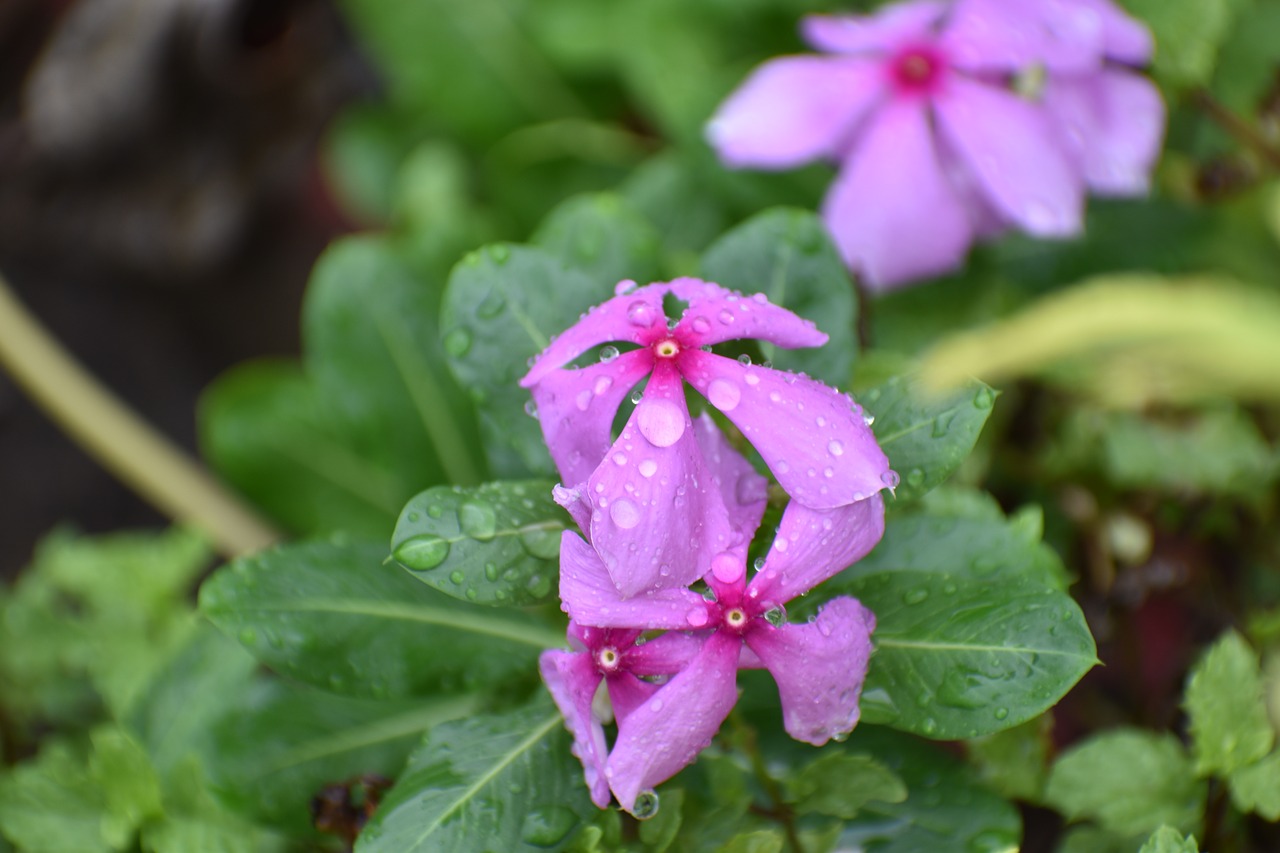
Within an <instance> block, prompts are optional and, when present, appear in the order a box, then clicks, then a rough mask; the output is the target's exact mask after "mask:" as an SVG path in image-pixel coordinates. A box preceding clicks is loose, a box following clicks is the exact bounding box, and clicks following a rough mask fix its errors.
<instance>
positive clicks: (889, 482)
mask: <svg viewBox="0 0 1280 853" xmlns="http://www.w3.org/2000/svg"><path fill="white" fill-rule="evenodd" d="M880 482H882V483H884V485H885V488H887V489H889V490H890V491H892V490H893V489H896V488H898V484H899V483H900V482H902V478H901V477H899V476H898V472H897V471H885V472H884V473H883V474H881V475H880Z"/></svg>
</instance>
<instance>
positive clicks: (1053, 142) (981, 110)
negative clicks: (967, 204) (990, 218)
mask: <svg viewBox="0 0 1280 853" xmlns="http://www.w3.org/2000/svg"><path fill="white" fill-rule="evenodd" d="M935 106H936V109H937V113H938V117H939V119H940V120H941V127H942V130H943V131H944V132H945V133H946V134H947V137H948V139H949V140H950V142H951V144H952V145H954V146H955V149H956V151H957V153H958V154H959V156H960V157H961V158H963V160H964V162H965V163H966V164H967V165H968V167H969V168H970V169H971V170H972V171H973V172H974V174H976V175H977V176H978V179H979V183H980V186H981V189H982V191H983V193H984V194H985V195H986V196H987V197H988V198H989V199H990V200H991V202H992V204H993V205H994V206H995V207H996V209H997V210H999V211H1000V212H1001V213H1002V214H1004V215H1005V216H1007V217H1008V218H1009V219H1011V220H1013V221H1014V222H1017V223H1018V224H1019V225H1020V226H1022V228H1023V229H1025V230H1026V231H1028V232H1029V233H1031V234H1034V235H1036V236H1038V237H1065V236H1069V235H1072V234H1077V233H1079V231H1080V228H1081V211H1082V207H1083V204H1084V187H1083V181H1082V180H1081V176H1080V174H1079V171H1078V170H1077V169H1076V168H1075V167H1074V166H1073V165H1072V163H1071V160H1070V158H1069V157H1068V155H1067V152H1066V150H1065V148H1064V145H1063V142H1062V140H1061V139H1060V138H1059V135H1058V134H1057V133H1056V132H1055V129H1054V126H1053V125H1052V123H1051V122H1050V120H1049V118H1048V116H1047V115H1046V114H1045V113H1044V111H1042V110H1040V109H1039V108H1037V107H1036V106H1034V105H1033V104H1030V103H1028V102H1027V101H1024V100H1022V99H1021V98H1019V97H1017V96H1016V95H1013V94H1010V93H1009V92H1007V91H1004V90H1003V89H998V88H996V87H995V86H989V85H986V84H984V83H975V82H972V81H970V80H965V79H962V78H960V77H955V78H954V79H952V80H951V81H950V83H949V84H948V92H947V93H946V95H945V96H943V97H939V98H937V99H936V102H935Z"/></svg>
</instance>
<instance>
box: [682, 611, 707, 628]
mask: <svg viewBox="0 0 1280 853" xmlns="http://www.w3.org/2000/svg"><path fill="white" fill-rule="evenodd" d="M684 618H685V621H686V622H688V623H689V627H690V628H701V627H703V626H704V625H706V624H707V622H708V621H710V617H709V616H707V610H706V608H705V607H694V608H692V609H690V610H689V612H688V613H686V614H685V615H684Z"/></svg>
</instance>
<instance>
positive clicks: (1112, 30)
mask: <svg viewBox="0 0 1280 853" xmlns="http://www.w3.org/2000/svg"><path fill="white" fill-rule="evenodd" d="M1079 2H1080V4H1081V5H1082V6H1084V7H1086V8H1088V9H1091V10H1092V11H1094V12H1096V13H1097V14H1098V15H1099V16H1100V17H1101V18H1102V38H1103V45H1104V48H1103V49H1104V50H1105V51H1106V55H1107V58H1108V59H1114V60H1115V61H1117V62H1124V63H1127V64H1129V65H1146V64H1147V63H1148V62H1150V61H1151V55H1152V54H1153V53H1155V40H1154V39H1152V38H1151V30H1149V29H1147V25H1146V24H1144V23H1143V22H1142V21H1140V20H1139V19H1137V18H1134V17H1132V16H1131V15H1129V14H1128V13H1127V12H1125V10H1124V9H1122V8H1120V7H1119V6H1117V5H1116V4H1115V3H1113V2H1111V0H1079Z"/></svg>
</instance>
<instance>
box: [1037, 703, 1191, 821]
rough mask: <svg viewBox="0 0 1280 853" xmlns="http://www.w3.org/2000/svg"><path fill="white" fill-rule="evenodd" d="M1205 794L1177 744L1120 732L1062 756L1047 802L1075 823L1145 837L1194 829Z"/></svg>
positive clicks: (1166, 738) (1151, 735) (1093, 739)
mask: <svg viewBox="0 0 1280 853" xmlns="http://www.w3.org/2000/svg"><path fill="white" fill-rule="evenodd" d="M1204 789H1205V786H1204V783H1203V782H1200V781H1197V780H1196V778H1195V774H1194V768H1193V767H1192V765H1191V760H1190V758H1188V757H1187V754H1186V752H1185V751H1184V750H1183V748H1182V744H1180V743H1179V742H1178V740H1177V738H1175V737H1173V736H1172V735H1169V734H1157V733H1155V732H1150V731H1144V730H1141V729H1115V730H1112V731H1108V732H1104V733H1102V734H1099V735H1094V736H1093V737H1091V738H1089V739H1088V740H1086V741H1084V742H1083V743H1081V744H1078V745H1077V746H1075V747H1073V748H1071V749H1070V750H1068V751H1067V752H1065V753H1063V754H1062V756H1061V757H1060V758H1059V759H1058V761H1057V762H1056V763H1055V764H1054V765H1053V770H1052V771H1051V772H1050V774H1049V784H1048V785H1047V786H1046V788H1045V801H1046V802H1047V803H1048V804H1049V805H1051V806H1054V807H1055V808H1057V809H1059V810H1060V811H1061V812H1062V813H1063V814H1065V815H1066V816H1067V818H1068V819H1070V820H1094V821H1097V822H1098V823H1099V824H1101V826H1102V827H1103V828H1104V829H1107V830H1110V831H1112V832H1115V833H1118V834H1120V835H1141V834H1146V833H1149V832H1153V831H1154V830H1156V829H1157V828H1158V827H1159V826H1160V825H1161V824H1166V823H1167V824H1169V825H1170V826H1174V827H1177V828H1178V829H1181V830H1184V831H1185V830H1189V829H1194V828H1195V827H1196V826H1197V825H1198V823H1199V821H1200V810H1201V805H1202V803H1203V802H1204Z"/></svg>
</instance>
